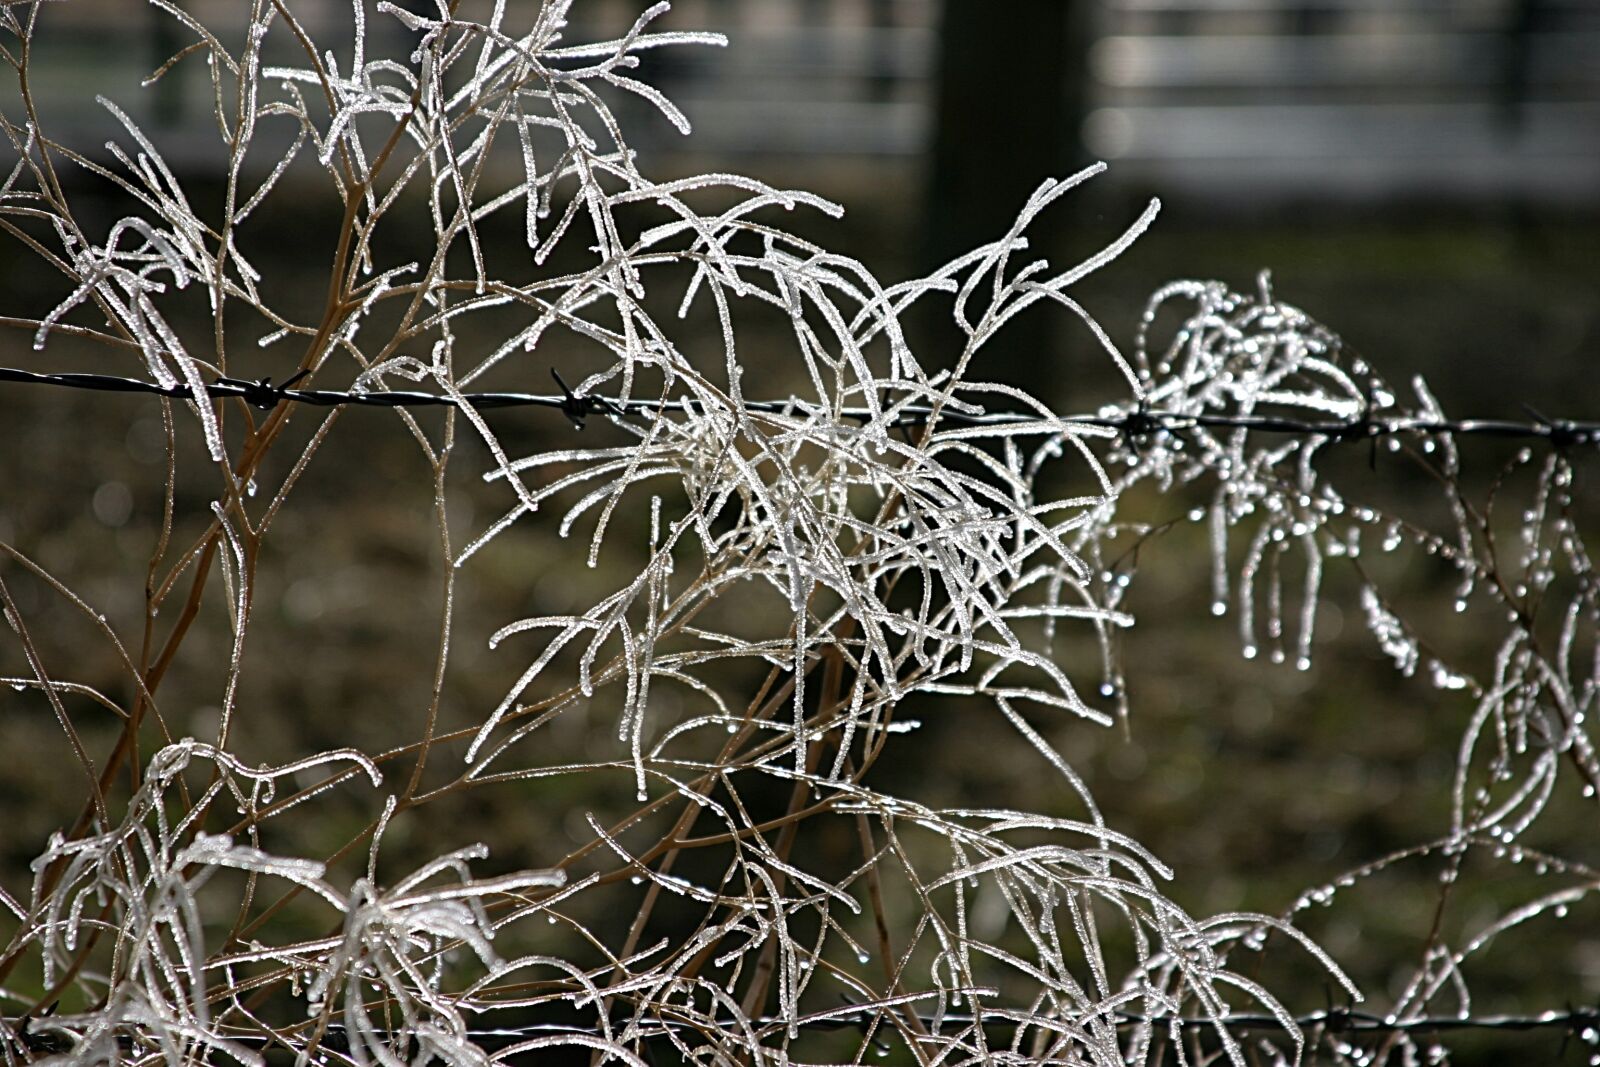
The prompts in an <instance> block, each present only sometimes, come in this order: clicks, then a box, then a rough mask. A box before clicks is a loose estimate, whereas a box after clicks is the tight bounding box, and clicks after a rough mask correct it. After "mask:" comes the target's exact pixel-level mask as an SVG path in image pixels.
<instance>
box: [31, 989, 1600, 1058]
mask: <svg viewBox="0 0 1600 1067" xmlns="http://www.w3.org/2000/svg"><path fill="white" fill-rule="evenodd" d="M928 995H929V996H932V995H933V994H928ZM907 999H918V998H914V997H912V998H908V997H897V998H894V1000H893V1001H892V1002H886V1003H878V1002H872V1001H867V1002H860V1003H857V1002H847V1003H845V1004H843V1005H841V1006H840V1007H838V1008H835V1009H832V1010H828V1011H821V1012H816V1013H812V1014H807V1015H802V1016H800V1017H799V1018H798V1019H795V1020H792V1021H790V1020H786V1019H783V1018H779V1017H776V1016H771V1017H763V1018H759V1019H751V1020H749V1024H750V1028H751V1029H752V1030H753V1031H755V1032H756V1033H757V1034H760V1033H763V1032H776V1031H778V1030H792V1029H795V1028H799V1029H813V1030H862V1031H863V1032H866V1031H867V1030H868V1027H869V1024H870V1023H871V1022H872V1020H873V1018H875V1017H879V1016H888V1015H893V1016H896V1017H898V1018H900V1019H903V1020H908V1021H909V1019H908V1016H907V1014H906V1013H905V1012H895V1011H894V1010H893V1009H894V1008H895V1007H897V1006H899V1005H901V1004H903V1003H904V1002H905V1001H906V1000H907ZM1109 1017H1110V1019H1111V1021H1112V1022H1113V1023H1114V1024H1115V1025H1116V1027H1117V1028H1118V1029H1119V1030H1126V1029H1132V1028H1135V1027H1151V1028H1155V1029H1161V1030H1167V1031H1169V1032H1171V1031H1174V1030H1176V1031H1183V1030H1187V1029H1192V1028H1200V1029H1202V1030H1205V1031H1216V1030H1218V1029H1224V1030H1227V1031H1229V1032H1230V1033H1242V1032H1248V1031H1260V1030H1273V1031H1282V1030H1283V1029H1284V1025H1283V1024H1284V1020H1283V1019H1282V1018H1280V1017H1278V1016H1276V1015H1268V1014H1260V1015H1256V1014H1249V1013H1240V1014H1231V1015H1222V1016H1217V1017H1209V1016H1195V1015H1142V1014H1139V1013H1136V1012H1117V1013H1113V1014H1112V1015H1110V1016H1109ZM915 1018H916V1021H917V1022H918V1023H920V1024H921V1026H922V1028H923V1030H924V1031H926V1032H927V1033H929V1034H932V1035H934V1036H938V1035H940V1034H941V1033H942V1032H944V1031H947V1030H948V1029H950V1028H952V1027H954V1028H958V1029H967V1028H971V1027H974V1026H982V1027H983V1028H984V1029H985V1030H986V1031H987V1030H988V1029H989V1028H991V1027H1012V1028H1016V1027H1025V1026H1043V1027H1046V1028H1049V1027H1051V1026H1053V1025H1060V1024H1062V1023H1064V1022H1067V1020H1064V1019H1041V1018H1037V1017H1034V1016H1030V1015H1026V1014H1023V1013H1017V1012H1008V1011H1003V1010H998V1011H991V1012H985V1013H983V1014H982V1015H975V1014H959V1013H958V1014H951V1013H945V1014H939V1015H933V1014H924V1013H920V1012H919V1013H915ZM1292 1021H1293V1023H1294V1025H1295V1026H1296V1027H1298V1028H1299V1029H1300V1030H1301V1031H1302V1032H1310V1033H1313V1034H1321V1035H1326V1036H1360V1035H1363V1034H1368V1035H1377V1034H1384V1035H1391V1034H1406V1035H1416V1034H1433V1033H1444V1032H1450V1031H1455V1032H1459V1031H1464V1030H1478V1031H1520V1032H1526V1031H1537V1030H1557V1031H1561V1032H1562V1033H1564V1035H1565V1038H1564V1040H1570V1039H1571V1038H1574V1037H1575V1038H1577V1039H1578V1040H1579V1041H1581V1042H1583V1043H1584V1044H1585V1045H1589V1046H1594V1045H1600V1007H1597V1008H1572V1007H1568V1008H1566V1009H1565V1010H1563V1011H1546V1012H1541V1013H1539V1014H1537V1015H1477V1016H1474V1015H1421V1016H1411V1017H1406V1018H1397V1017H1394V1016H1382V1015H1377V1014H1374V1013H1371V1012H1364V1011H1356V1010H1354V1009H1351V1008H1342V1007H1334V1008H1327V1009H1325V1010H1322V1011H1314V1012H1310V1013H1307V1014H1305V1015H1300V1016H1296V1017H1294V1018H1293V1020H1292ZM68 1022H70V1020H68V1019H62V1020H60V1021H55V1020H52V1019H51V1017H50V1015H49V1014H48V1013H46V1014H43V1015H40V1016H34V1017H30V1016H22V1017H19V1018H12V1019H0V1029H3V1031H4V1032H6V1033H8V1034H9V1035H12V1037H13V1040H15V1041H16V1042H18V1043H19V1044H21V1045H22V1046H23V1047H24V1048H25V1049H27V1050H28V1051H30V1052H35V1053H52V1052H63V1051H67V1050H68V1049H67V1047H65V1046H66V1044H67V1033H68V1032H70V1028H69V1027H67V1026H64V1025H63V1024H64V1023H68ZM39 1023H47V1024H49V1025H48V1027H47V1028H44V1029H40V1028H37V1024H39ZM610 1024H611V1026H610V1030H611V1033H612V1034H613V1035H616V1034H619V1033H620V1034H621V1035H623V1036H621V1037H616V1038H615V1039H616V1040H619V1041H621V1042H623V1043H625V1044H626V1043H631V1042H635V1041H654V1040H662V1039H666V1038H668V1037H670V1036H671V1035H672V1034H673V1033H690V1032H694V1033H704V1032H706V1031H707V1030H726V1031H727V1032H729V1033H730V1034H732V1033H733V1032H734V1031H735V1029H738V1030H740V1031H741V1032H742V1031H743V1027H736V1025H735V1024H733V1023H726V1024H722V1023H715V1022H706V1021H691V1020H687V1019H685V1020H676V1019H655V1020H652V1021H650V1022H648V1023H643V1024H641V1023H639V1022H638V1021H636V1020H630V1019H628V1018H627V1017H625V1016H618V1017H616V1018H613V1019H611V1020H610ZM64 1031H65V1032H64ZM554 1034H574V1035H583V1036H585V1037H602V1036H605V1031H602V1030H600V1029H599V1028H590V1027H583V1026H573V1025H570V1024H564V1023H533V1024H530V1025H527V1026H517V1027H503V1028H494V1029H477V1030H468V1031H466V1032H465V1033H464V1034H463V1035H462V1036H463V1037H465V1038H466V1039H467V1040H469V1041H471V1042H472V1043H473V1044H475V1045H477V1046H478V1047H479V1048H481V1049H483V1050H484V1051H486V1052H494V1051H497V1050H503V1049H506V1048H509V1047H510V1046H512V1045H515V1044H517V1043H518V1042H521V1041H526V1040H529V1039H530V1038H535V1037H540V1036H547V1035H554ZM219 1036H221V1037H224V1038H225V1039H226V1040H228V1041H230V1042H234V1043H236V1044H240V1045H245V1046H255V1045H266V1044H269V1043H275V1042H281V1041H282V1040H283V1039H284V1036H285V1035H281V1034H279V1035H274V1034H264V1033H259V1032H255V1033H252V1032H240V1033H237V1034H223V1035H219ZM384 1036H385V1037H392V1036H394V1035H384ZM873 1040H874V1043H877V1044H880V1045H881V1044H882V1042H881V1040H880V1039H878V1038H877V1037H876V1035H874V1038H873ZM320 1043H321V1044H322V1045H324V1046H326V1047H328V1048H330V1049H331V1050H334V1051H338V1050H340V1049H344V1048H347V1047H348V1040H347V1038H346V1035H345V1032H344V1028H343V1026H341V1025H340V1024H338V1023H333V1024H330V1025H329V1027H328V1028H327V1030H326V1031H324V1033H323V1036H322V1039H321V1041H320Z"/></svg>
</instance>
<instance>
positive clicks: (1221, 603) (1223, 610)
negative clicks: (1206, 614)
mask: <svg viewBox="0 0 1600 1067" xmlns="http://www.w3.org/2000/svg"><path fill="white" fill-rule="evenodd" d="M1227 613H1228V602H1227V601H1226V600H1213V601H1212V602H1211V614H1213V615H1226V614H1227Z"/></svg>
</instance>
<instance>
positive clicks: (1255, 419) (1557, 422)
mask: <svg viewBox="0 0 1600 1067" xmlns="http://www.w3.org/2000/svg"><path fill="white" fill-rule="evenodd" d="M550 373H551V376H552V377H553V378H554V379H555V381H556V384H557V385H558V386H559V387H560V388H561V394H560V395H546V394H538V393H514V392H490V393H459V394H455V395H450V394H445V393H429V392H422V391H416V390H403V389H398V390H384V391H379V392H373V391H346V390H337V389H296V388H293V386H294V383H295V382H297V381H299V380H300V379H301V378H303V377H304V376H305V374H306V372H304V371H302V372H301V373H299V374H296V375H295V376H294V377H292V378H290V379H288V380H287V381H285V382H283V383H282V384H274V383H273V381H272V379H271V378H261V379H258V380H255V381H250V380H246V379H242V378H227V377H222V378H218V379H217V380H216V381H214V382H211V383H209V384H208V385H207V386H206V393H207V395H208V396H209V397H210V398H212V399H228V398H237V399H239V400H243V401H244V402H245V403H247V404H250V405H251V406H252V407H256V408H260V409H262V410H266V411H270V410H271V409H273V408H275V407H277V406H278V405H279V404H284V403H289V404H306V405H310V406H313V407H345V406H364V407H380V408H427V407H457V408H459V407H463V406H469V407H473V408H479V409H489V408H521V407H534V408H547V409H551V410H555V411H560V412H561V413H562V414H564V415H565V416H566V417H567V418H568V419H569V420H570V421H571V422H572V424H573V426H574V427H576V428H577V429H580V430H581V429H583V427H584V423H585V420H586V419H588V418H589V417H590V416H594V415H611V416H617V417H627V416H631V415H646V416H648V415H657V414H666V413H681V412H685V411H689V410H691V409H693V408H698V407H699V406H700V405H699V404H697V403H695V402H693V401H686V400H634V399H622V398H618V397H606V396H589V395H584V396H580V395H576V394H574V393H573V392H572V390H571V389H570V388H569V387H568V386H567V384H566V382H565V381H564V380H563V379H562V378H561V375H560V374H558V373H557V372H556V371H554V370H552V371H551V372H550ZM0 382H12V383H16V384H22V385H54V386H59V387H63V388H68V389H85V390H93V391H99V392H113V393H142V394H147V395H155V396H164V397H168V398H170V399H174V400H194V399H196V398H195V396H194V393H193V391H192V390H191V389H190V387H189V386H188V385H186V384H184V383H181V382H180V383H177V384H174V385H161V384H159V383H157V382H147V381H143V380H141V379H138V378H121V377H117V376H116V375H110V374H78V373H63V374H38V373H35V372H33V371H25V370H17V369H14V368H10V367H0ZM744 409H745V410H746V411H750V412H758V413H766V414H774V415H806V414H810V413H816V412H818V411H819V410H820V409H818V408H817V407H816V405H812V404H807V403H806V402H804V401H801V400H798V399H788V400H746V401H745V402H744ZM886 410H887V411H889V412H891V413H892V416H891V417H890V418H889V419H888V425H889V426H891V427H893V428H897V429H898V428H908V427H916V426H922V425H925V424H926V423H927V422H928V421H929V420H930V419H934V418H937V420H938V421H940V422H945V423H950V424H952V425H959V426H1022V425H1037V424H1046V425H1060V426H1062V427H1063V428H1065V427H1070V426H1096V427H1103V428H1106V429H1111V430H1116V431H1117V432H1118V433H1120V434H1122V435H1123V436H1125V437H1128V438H1133V439H1138V438H1145V437H1149V436H1151V435H1153V434H1158V433H1174V434H1175V433H1181V432H1183V431H1184V430H1190V429H1196V428H1211V429H1243V430H1255V431H1263V432H1268V433H1289V434H1306V435H1312V436H1319V437H1323V438H1325V439H1328V440H1330V441H1375V440H1378V439H1380V438H1386V437H1396V436H1400V435H1405V434H1448V435H1452V436H1471V435H1477V436H1484V437H1498V438H1506V439H1524V440H1544V441H1548V442H1550V443H1551V444H1553V445H1556V446H1557V447H1567V446H1582V445H1593V444H1600V422H1597V421H1578V420H1573V419H1556V418H1548V417H1546V416H1544V415H1543V414H1541V413H1540V412H1537V411H1534V410H1533V409H1531V408H1527V409H1526V410H1527V411H1528V414H1529V416H1530V418H1529V419H1528V420H1526V421H1517V420H1509V419H1475V418H1474V419H1417V418H1405V417H1393V418H1391V417H1383V416H1377V415H1372V414H1364V415H1361V416H1358V417H1356V418H1352V419H1294V418H1287V417H1283V416H1277V415H1241V414H1235V415H1222V414H1203V413H1202V414H1195V413H1190V412H1174V411H1162V410H1159V409H1150V408H1145V407H1138V408H1135V409H1132V410H1128V411H1124V412H1120V413H1117V414H1110V415H1050V416H1046V415H1038V414H1028V413H1026V412H985V413H972V412H967V411H962V410H959V409H956V408H951V407H941V408H939V409H937V410H936V409H934V408H933V407H930V406H926V405H915V404H912V405H906V404H897V405H891V406H888V407H887V408H886ZM831 414H832V415H834V416H836V417H838V418H842V419H849V420H851V421H855V422H863V423H865V422H870V421H873V420H874V419H878V418H881V417H882V414H883V413H882V411H873V410H870V409H868V408H844V409H841V410H839V411H836V412H832V413H831Z"/></svg>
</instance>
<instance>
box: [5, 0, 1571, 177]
mask: <svg viewBox="0 0 1600 1067" xmlns="http://www.w3.org/2000/svg"><path fill="white" fill-rule="evenodd" d="M1062 2H1064V3H1066V2H1089V0H1062ZM1092 2H1093V11H1092V12H1090V14H1092V16H1093V17H1092V18H1090V19H1087V20H1085V23H1084V24H1085V25H1087V26H1089V27H1090V31H1089V32H1091V33H1092V34H1093V35H1094V36H1095V40H1094V41H1093V43H1092V45H1091V47H1090V48H1089V49H1088V50H1087V54H1088V56H1089V62H1088V64H1087V68H1086V69H1085V70H1081V71H1066V72H1063V74H1062V77H1063V78H1070V77H1083V78H1086V79H1087V81H1088V86H1087V94H1086V96H1087V99H1088V101H1089V107H1088V109H1087V112H1088V113H1087V114H1086V115H1085V116H1083V117H1082V121H1081V128H1080V129H1065V130H1063V131H1062V136H1063V137H1064V138H1066V137H1071V138H1081V140H1082V141H1083V144H1084V147H1085V149H1086V153H1087V155H1089V156H1091V157H1095V158H1103V159H1107V160H1112V161H1115V162H1117V163H1118V164H1119V166H1118V167H1117V173H1118V174H1119V175H1120V176H1121V178H1122V179H1124V180H1132V181H1135V182H1143V183H1147V184H1149V185H1151V186H1153V187H1158V188H1159V189H1160V190H1161V191H1162V192H1163V193H1164V194H1167V195H1181V194H1183V193H1184V192H1198V193H1204V194H1208V195H1211V194H1220V195H1225V196H1226V195H1232V196H1234V197H1238V198H1249V199H1253V200H1260V201H1264V202H1271V201H1274V200H1281V199H1283V198H1285V197H1293V198H1306V197H1316V196H1328V195H1331V196H1335V197H1342V198H1351V199H1363V198H1373V199H1381V198H1387V197H1394V196H1405V195H1407V194H1420V193H1424V192H1426V193H1428V194H1430V195H1438V194H1444V195H1454V196H1458V197H1461V198H1464V199H1472V198H1493V197H1499V196H1503V195H1505V194H1508V193H1515V194H1522V195H1526V196H1529V197H1532V198H1536V199H1539V198H1542V199H1545V200H1549V201H1556V202H1572V203H1579V204H1592V203H1593V202H1594V200H1595V197H1594V191H1595V190H1597V189H1600V0H1459V2H1446V0H1308V2H1272V0H1092ZM188 6H189V8H190V9H191V10H193V11H195V12H196V13H197V14H199V15H200V16H202V17H203V18H209V19H211V20H212V22H211V24H212V25H216V24H217V23H218V22H222V21H226V19H228V18H232V19H235V20H237V19H238V18H239V17H241V16H240V14H239V13H237V12H235V10H234V8H235V7H236V6H237V5H230V4H228V3H225V2H224V0H190V2H189V4H188ZM293 6H294V10H295V12H296V14H297V16H299V17H300V18H302V19H303V20H304V21H305V22H306V24H307V26H308V28H310V29H311V30H312V31H313V32H320V33H321V34H322V38H321V39H324V40H327V39H332V38H334V37H337V32H335V31H334V30H333V27H335V26H337V25H339V24H341V23H343V22H344V20H345V19H346V18H347V5H346V4H344V3H341V2H336V0H318V2H315V3H297V4H295V5H293ZM640 6H641V4H640V3H636V2H634V0H587V2H585V3H580V4H578V5H577V6H576V8H575V11H574V17H575V18H577V19H582V20H584V25H581V26H577V27H575V30H577V31H579V32H580V33H581V34H587V33H589V32H590V31H591V30H592V29H593V28H595V27H596V24H602V25H603V26H604V27H605V28H614V29H621V28H623V27H625V26H626V25H627V24H628V23H629V22H631V20H632V18H633V17H635V15H636V14H637V9H638V8H639V7H640ZM1004 6H1005V5H1004V4H997V5H996V7H995V11H996V16H995V20H994V25H993V35H992V38H991V39H989V40H985V41H976V42H973V46H974V47H979V48H985V49H989V50H992V51H993V52H994V54H995V56H996V77H997V78H1000V77H1003V69H1004V68H1003V60H1004V55H1005V51H1006V40H1007V37H1008V35H1012V34H1018V33H1025V32H1027V27H1026V26H1018V25H1012V24H1008V23H1007V22H1006V20H1005V17H1004ZM939 9H940V0H677V2H676V3H675V5H674V11H673V12H672V14H671V15H670V16H669V17H668V20H667V22H668V23H669V24H670V25H673V26H675V27H676V28H691V27H703V26H708V25H715V26H718V27H719V28H722V29H724V30H725V31H726V32H727V33H728V34H729V36H730V38H732V40H733V43H734V44H735V45H736V47H734V48H730V49H726V50H721V49H718V50H704V51H703V52H702V53H701V54H696V55H693V56H692V57H682V56H671V55H669V54H668V53H667V52H662V53H653V54H651V56H650V57H649V58H648V59H647V61H646V62H647V63H655V64H659V66H657V67H655V69H653V70H651V71H649V72H648V77H649V79H650V80H652V81H653V82H654V83H655V84H657V85H660V86H661V87H662V88H663V89H664V90H665V91H666V92H667V93H668V95H669V96H671V97H672V98H673V99H674V100H676V101H678V102H679V104H680V105H681V106H682V107H683V108H684V110H685V111H686V112H687V113H688V114H689V116H690V117H691V119H692V120H693V121H694V123H695V133H696V135H695V138H694V139H693V140H691V141H687V142H685V141H683V140H682V139H681V138H679V137H678V136H677V134H676V132H675V131H673V130H671V129H670V128H669V127H667V126H666V124H665V123H660V122H656V123H649V122H647V123H643V124H642V126H643V128H644V129H645V130H646V131H650V132H649V133H648V134H647V135H646V136H645V137H644V138H642V143H641V144H640V145H639V147H641V148H643V149H645V150H647V151H652V152H656V153H661V152H669V151H676V150H681V149H687V150H688V151H691V152H693V153H695V154H696V155H702V156H703V155H751V154H760V155H779V156H795V157H808V158H827V157H843V156H880V157H881V156H899V157H909V156H916V155H919V154H921V153H922V152H924V151H925V150H926V149H927V147H928V145H929V142H930V139H931V129H932V125H933V116H932V114H931V111H932V108H933V106H934V100H935V97H936V94H935V92H934V81H935V79H936V77H937V66H938V40H937V33H938V24H939ZM238 10H239V12H242V10H243V9H242V8H240V9H238ZM40 17H41V18H43V19H48V20H61V21H63V22H68V23H70V24H71V25H72V32H71V33H70V34H55V35H52V36H50V37H47V38H43V39H44V40H48V41H54V42H63V41H65V42H69V43H66V44H59V43H58V44H56V45H55V47H57V48H58V49H59V50H61V51H62V53H63V54H61V55H57V56H52V57H48V58H49V61H48V62H43V61H41V62H39V63H38V64H37V65H36V69H37V70H40V71H44V72H49V73H50V75H52V76H53V78H54V83H51V84H43V85H36V86H35V90H36V93H37V94H38V96H39V98H40V99H42V100H43V101H45V115H44V118H45V122H46V126H47V128H50V129H51V130H53V131H54V132H55V133H56V134H57V135H59V136H61V137H62V138H63V139H65V140H69V141H73V142H75V143H89V144H96V143H99V142H101V141H103V140H105V139H106V137H108V136H111V135H112V134H113V133H114V132H115V123H114V121H113V120H112V119H111V117H110V116H109V115H107V114H105V113H103V112H98V111H95V110H94V109H93V107H92V106H86V105H85V104H84V103H83V101H85V100H89V99H92V95H93V94H92V93H88V94H86V93H85V92H84V88H85V87H86V86H93V87H94V88H95V89H96V90H97V91H100V92H103V93H105V95H107V96H111V97H114V98H115V99H117V100H119V101H122V102H123V106H125V107H128V109H129V111H130V112H131V114H132V117H133V118H134V119H135V120H136V121H138V122H139V123H140V124H141V125H142V126H143V127H145V128H146V129H147V130H149V131H150V132H151V133H152V134H153V135H154V136H156V137H157V138H158V140H159V143H160V144H161V147H162V149H163V151H164V152H167V153H168V154H169V159H170V160H171V161H172V162H173V163H174V164H175V165H178V166H187V167H190V168H203V167H205V166H214V165H216V161H217V160H218V159H219V158H220V155H219V154H218V153H217V152H216V151H215V149H214V146H215V143H216V132H215V129H214V127H213V126H212V125H211V124H210V116H209V115H208V114H206V113H205V112H204V111H203V110H202V109H201V108H200V107H199V106H198V105H197V104H196V101H197V100H204V99H205V98H206V96H207V95H208V94H206V93H197V92H195V91H194V90H195V88H196V85H195V84H193V83H201V82H203V81H204V80H205V79H206V78H207V77H208V75H207V73H206V71H205V69H204V67H203V65H202V63H201V62H200V60H199V58H192V59H190V60H185V61H183V62H181V63H179V64H178V66H177V67H175V68H174V69H173V71H172V72H171V73H170V74H169V75H168V77H169V78H170V79H171V81H172V84H171V85H169V86H162V85H157V86H155V87H152V88H151V89H149V90H147V91H145V92H142V93H131V92H129V91H128V90H129V88H130V87H131V86H132V85H134V84H136V83H137V82H138V81H140V80H142V79H143V78H145V77H146V76H148V75H149V73H150V72H151V71H153V70H154V69H155V68H156V67H158V66H159V65H160V64H161V63H162V62H164V61H165V59H166V58H167V56H169V55H170V54H171V53H173V52H175V51H177V50H178V49H180V48H182V47H183V46H184V45H186V44H188V43H189V42H188V41H185V40H180V39H178V37H177V36H176V35H175V31H174V30H173V28H172V23H171V22H170V20H168V21H163V20H162V19H160V18H159V17H158V16H157V14H156V12H155V11H154V10H153V9H151V8H148V7H147V6H145V5H143V4H134V3H127V2H125V0H74V2H73V3H71V4H60V5H49V6H48V8H47V9H46V10H44V11H43V13H42V14H41V16H40ZM371 28H372V30H373V31H374V32H375V33H376V34H378V35H380V37H381V38H383V39H388V40H391V41H392V42H393V43H394V45H395V47H400V46H401V45H402V44H404V43H405V42H408V41H409V40H410V35H409V34H408V33H407V31H405V30H404V29H403V27H401V26H400V25H399V23H398V22H396V21H395V20H393V19H391V18H387V17H382V16H375V17H374V18H373V19H372V20H371ZM278 36H280V37H281V38H282V39H281V40H280V41H278V42H277V46H278V47H279V48H280V49H285V50H292V49H293V47H294V42H293V41H292V40H291V39H290V37H289V35H288V34H281V35H278ZM669 51H670V50H669ZM41 58H43V57H41ZM285 58H286V59H288V58H290V57H289V56H288V55H286V56H285ZM14 94H15V90H14V89H8V90H6V91H5V92H4V95H3V96H0V107H4V108H5V109H6V112H7V114H12V115H14V111H13V110H12V107H11V104H10V101H11V100H12V99H13V97H14ZM1002 96H1003V93H1001V92H1000V90H999V89H997V99H996V106H997V107H1003V106H1017V102H1015V101H1005V100H1003V99H1001V97H1002ZM66 101H71V103H70V104H69V103H65V102H66ZM285 136H287V133H285ZM268 157H269V153H266V152H263V153H262V154H261V157H260V163H261V165H262V166H263V167H265V166H268V165H270V160H269V158H268Z"/></svg>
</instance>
